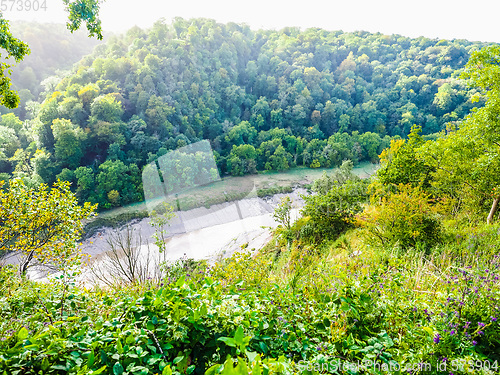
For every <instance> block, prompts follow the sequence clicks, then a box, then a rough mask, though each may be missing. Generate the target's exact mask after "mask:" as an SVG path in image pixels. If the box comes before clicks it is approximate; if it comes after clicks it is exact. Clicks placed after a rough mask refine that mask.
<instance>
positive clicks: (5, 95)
mask: <svg viewBox="0 0 500 375" xmlns="http://www.w3.org/2000/svg"><path fill="white" fill-rule="evenodd" d="M62 1H63V3H64V4H65V5H66V10H67V11H68V13H69V15H68V22H67V24H66V25H67V27H68V30H70V31H71V32H73V31H75V30H78V29H79V28H80V26H81V24H82V22H85V23H86V25H87V30H88V32H89V36H91V37H92V36H95V37H97V38H98V39H99V40H101V39H102V30H101V20H100V19H99V6H100V3H101V2H102V0H76V1H72V0H62ZM0 47H1V48H2V49H3V50H4V51H5V52H4V54H3V56H2V55H1V54H0V58H1V57H3V58H4V59H2V61H0V105H3V106H5V107H7V108H16V107H17V106H18V105H19V96H18V94H17V92H16V91H15V90H12V89H11V85H12V82H11V79H10V74H11V73H12V70H11V67H12V59H14V61H15V62H16V63H19V62H21V61H22V60H23V58H24V57H25V56H26V55H28V54H29V53H30V49H29V46H28V45H27V44H26V43H24V42H23V41H21V40H20V39H17V38H15V37H14V36H13V35H12V33H11V31H10V25H9V21H7V20H6V19H5V18H3V14H2V13H0Z"/></svg>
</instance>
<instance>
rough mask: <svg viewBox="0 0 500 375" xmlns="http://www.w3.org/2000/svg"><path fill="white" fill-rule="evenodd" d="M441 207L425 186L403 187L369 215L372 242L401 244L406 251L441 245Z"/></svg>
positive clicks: (382, 198)
mask: <svg viewBox="0 0 500 375" xmlns="http://www.w3.org/2000/svg"><path fill="white" fill-rule="evenodd" d="M438 211H439V205H436V204H433V202H432V200H431V199H430V196H429V195H428V194H426V193H425V192H424V191H423V189H422V188H421V187H412V186H411V185H409V184H408V185H403V184H400V185H399V186H398V189H397V192H392V193H388V194H387V195H386V196H383V197H381V198H380V200H379V202H378V204H376V205H375V208H374V210H372V211H371V212H368V218H367V227H368V232H369V234H370V237H369V242H376V243H381V244H383V245H395V244H399V246H401V247H402V248H404V249H408V248H412V247H413V248H414V247H417V246H422V245H423V246H424V247H425V248H429V247H432V246H434V245H436V244H437V243H439V242H440V240H441V236H442V229H441V223H440V221H439V220H438Z"/></svg>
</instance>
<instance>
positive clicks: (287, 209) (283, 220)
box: [273, 196, 292, 230]
mask: <svg viewBox="0 0 500 375" xmlns="http://www.w3.org/2000/svg"><path fill="white" fill-rule="evenodd" d="M291 211H292V198H290V197H289V196H286V197H283V198H281V200H280V203H279V204H278V206H276V208H275V209H274V212H273V218H274V220H276V221H277V222H278V223H280V224H281V225H282V226H283V227H284V228H285V229H287V230H289V229H290V225H291V222H290V215H291Z"/></svg>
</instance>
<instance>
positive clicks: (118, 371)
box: [113, 362, 123, 375]
mask: <svg viewBox="0 0 500 375" xmlns="http://www.w3.org/2000/svg"><path fill="white" fill-rule="evenodd" d="M113 374H114V375H122V374H123V366H122V365H121V364H120V362H116V363H115V365H114V366H113Z"/></svg>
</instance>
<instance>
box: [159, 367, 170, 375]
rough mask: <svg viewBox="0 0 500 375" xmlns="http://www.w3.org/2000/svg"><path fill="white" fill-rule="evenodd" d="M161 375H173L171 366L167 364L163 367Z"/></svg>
mask: <svg viewBox="0 0 500 375" xmlns="http://www.w3.org/2000/svg"><path fill="white" fill-rule="evenodd" d="M161 375H172V369H171V368H170V365H167V366H165V367H164V368H163V371H162V372H161Z"/></svg>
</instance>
